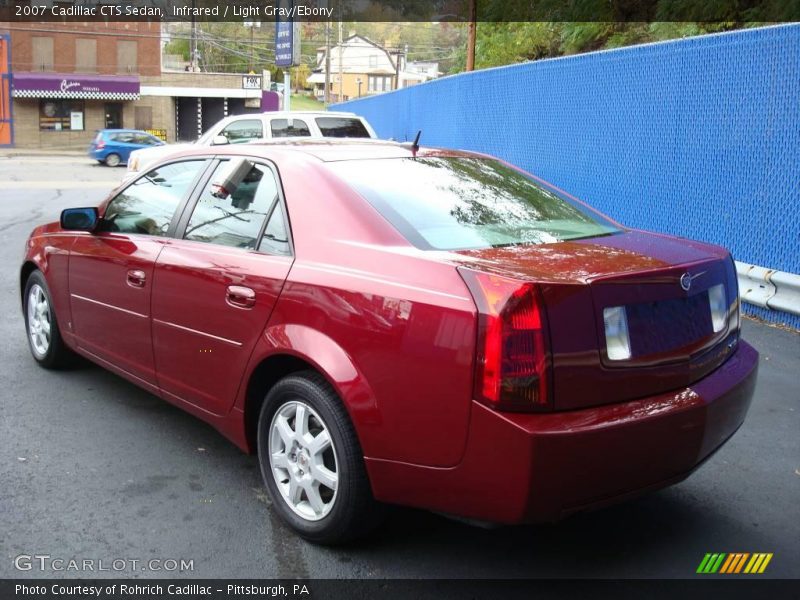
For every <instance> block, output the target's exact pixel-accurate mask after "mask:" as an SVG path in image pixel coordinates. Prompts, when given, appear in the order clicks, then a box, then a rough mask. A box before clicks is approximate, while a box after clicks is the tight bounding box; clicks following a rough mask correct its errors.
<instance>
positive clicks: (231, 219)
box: [184, 161, 278, 250]
mask: <svg viewBox="0 0 800 600" xmlns="http://www.w3.org/2000/svg"><path fill="white" fill-rule="evenodd" d="M228 166H229V165H228V162H227V161H225V162H221V163H220V164H219V165H218V166H217V168H216V169H215V170H214V174H213V175H212V176H211V179H209V180H208V184H207V185H206V189H204V190H203V193H202V195H201V196H200V198H199V199H198V200H197V204H196V205H195V207H194V211H192V216H191V218H190V219H189V223H188V225H186V232H185V234H184V238H186V239H187V240H195V241H198V242H208V243H212V244H221V245H223V246H232V247H234V248H249V249H251V250H252V249H255V247H256V240H257V239H258V234H259V232H260V231H261V226H262V225H263V224H264V219H265V218H266V216H267V213H268V212H269V209H270V208H271V207H272V204H273V202H275V199H276V198H277V197H278V184H277V182H276V181H275V176H274V175H273V174H272V171H271V170H270V169H268V168H267V167H265V166H263V165H254V166H253V168H252V169H251V170H250V172H249V173H248V174H247V176H246V177H245V178H244V180H243V181H242V183H240V184H239V187H238V188H236V191H235V192H234V193H233V194H231V195H230V196H227V197H225V198H217V197H216V196H214V195H213V194H212V191H213V190H212V188H213V187H214V186H213V184H214V183H215V182H217V181H219V180H221V179H223V178H224V176H225V173H226V171H227V169H228Z"/></svg>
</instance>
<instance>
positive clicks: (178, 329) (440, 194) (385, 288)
mask: <svg viewBox="0 0 800 600" xmlns="http://www.w3.org/2000/svg"><path fill="white" fill-rule="evenodd" d="M26 250H27V252H26V256H25V260H24V263H23V265H22V269H21V273H20V277H21V281H20V283H21V288H22V303H23V310H24V315H25V324H26V328H27V334H28V340H29V342H30V348H31V351H32V353H33V357H34V359H35V360H36V361H37V362H38V363H39V364H41V365H42V366H44V367H48V368H51V367H60V366H62V365H65V364H67V363H68V362H69V361H70V359H71V358H73V357H74V356H75V355H76V354H77V355H82V356H83V357H86V358H88V359H90V360H91V361H94V362H96V363H98V364H100V365H102V366H103V367H105V368H107V369H110V370H111V371H114V372H115V373H117V374H119V375H121V376H122V377H125V378H127V379H129V380H130V381H132V382H134V383H135V384H137V385H139V386H141V387H143V388H145V389H147V390H149V391H151V392H152V393H154V394H156V395H158V396H161V397H162V398H163V399H165V400H166V401H168V402H172V403H174V404H176V405H178V406H180V407H182V408H184V409H185V410H187V411H189V412H190V413H192V414H194V415H196V416H198V417H200V418H201V419H204V420H206V421H208V422H209V423H211V424H212V425H213V426H214V427H216V428H217V429H219V431H221V432H222V433H223V434H224V435H225V436H227V437H228V438H230V439H231V440H232V441H233V442H234V443H235V444H236V445H237V446H239V447H240V448H242V450H244V451H248V452H250V451H252V452H255V453H257V455H258V458H259V460H260V464H261V470H262V473H263V477H264V482H265V483H266V486H267V488H268V490H269V493H270V495H271V497H272V500H273V507H274V509H275V510H277V511H278V513H279V514H280V515H281V517H282V518H283V519H284V520H285V521H286V522H287V523H288V524H289V525H291V527H293V528H294V529H295V530H296V531H297V532H298V533H299V534H300V535H302V536H304V537H306V538H308V539H310V540H314V541H317V542H322V543H334V542H340V541H344V540H348V539H352V538H354V537H356V536H358V535H361V534H364V533H365V532H366V531H367V530H369V529H370V528H371V527H372V526H374V524H375V523H376V521H377V520H378V517H379V515H380V513H381V507H382V506H383V505H384V503H393V504H404V505H410V506H417V507H423V508H426V509H431V510H436V511H440V512H444V513H448V514H451V515H457V516H461V517H467V518H471V519H476V520H482V521H491V522H498V523H521V522H532V521H542V520H556V519H559V518H561V517H563V516H565V515H567V514H569V513H572V512H575V511H578V510H582V509H586V508H589V507H596V506H599V505H603V504H607V503H610V502H615V501H618V500H621V499H623V498H625V497H628V496H631V495H634V494H638V493H641V492H644V491H647V490H652V489H656V488H660V487H664V486H667V485H670V484H672V483H675V482H677V481H680V480H682V479H684V478H685V477H687V475H689V474H690V473H691V472H692V470H693V469H695V468H696V467H697V466H698V465H700V464H701V463H702V462H703V461H704V460H705V459H707V458H708V457H709V456H710V455H711V454H712V453H713V452H714V451H715V450H717V449H718V448H719V447H720V446H721V445H722V444H724V443H725V441H726V440H727V439H728V438H729V437H731V435H732V434H733V433H734V432H735V431H736V430H737V428H738V427H739V426H740V425H741V424H742V422H743V420H744V418H745V413H746V412H747V409H748V407H749V404H750V400H751V398H752V395H753V388H754V386H755V382H756V371H757V364H758V355H757V353H756V351H755V350H754V349H753V348H752V347H751V346H749V345H748V344H747V343H746V342H744V341H743V340H741V339H740V336H739V331H740V323H739V300H738V289H737V282H736V274H735V270H734V264H733V261H732V259H731V257H730V255H729V254H728V252H727V251H725V250H724V249H722V248H719V247H716V246H710V245H707V244H701V243H696V242H691V241H687V240H684V239H676V238H673V237H668V236H664V235H658V234H652V233H644V232H642V231H635V230H630V229H626V228H624V227H622V226H620V225H618V224H616V223H614V222H612V221H610V220H609V219H607V218H605V217H603V216H602V215H600V214H599V213H597V212H595V211H594V210H592V209H591V208H589V207H588V206H586V205H584V204H582V203H581V202H579V201H577V200H576V199H575V198H572V197H571V196H569V195H568V194H566V193H564V192H562V191H560V190H558V189H556V188H555V187H553V186H551V185H549V184H547V183H545V182H544V181H541V180H539V179H537V178H535V177H533V176H531V175H528V174H526V173H524V172H522V171H520V170H518V169H516V168H514V167H512V166H511V165H509V164H506V163H504V162H502V161H500V160H497V159H494V158H491V157H488V156H482V155H477V154H471V153H466V152H455V151H441V150H432V149H422V148H417V147H416V146H413V145H405V144H396V143H391V142H376V141H372V142H369V141H360V142H355V141H342V142H340V143H336V142H305V143H302V142H293V143H284V144H270V145H247V146H237V147H214V148H202V149H197V150H190V151H185V152H182V153H180V154H176V155H173V156H171V157H170V158H169V159H168V160H166V161H164V162H162V163H160V164H159V165H158V166H156V167H155V168H153V169H152V170H151V171H150V172H148V173H146V174H143V175H142V176H141V177H139V178H138V179H136V180H133V181H132V182H129V183H126V184H125V185H124V186H123V187H121V188H119V189H117V190H115V191H114V192H113V193H112V194H111V196H110V197H109V198H108V199H107V200H106V201H105V202H103V203H102V204H101V205H100V207H99V208H97V209H95V208H78V209H68V210H65V211H64V212H63V213H62V215H61V220H60V223H51V224H48V225H43V226H41V227H38V228H37V229H36V230H34V232H33V233H32V234H31V236H30V239H29V240H28V243H27V249H26Z"/></svg>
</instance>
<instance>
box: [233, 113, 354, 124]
mask: <svg viewBox="0 0 800 600" xmlns="http://www.w3.org/2000/svg"><path fill="white" fill-rule="evenodd" d="M257 116H264V117H270V118H273V117H277V118H279V119H288V118H290V117H348V118H351V119H361V117H360V116H359V115H357V114H355V113H352V112H336V111H331V110H267V111H264V112H260V113H257V112H254V113H243V114H240V115H228V116H227V117H225V118H224V119H222V121H224V122H226V123H227V122H230V121H235V120H236V119H252V118H253V117H257ZM222 121H220V122H222Z"/></svg>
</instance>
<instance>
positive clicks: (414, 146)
mask: <svg viewBox="0 0 800 600" xmlns="http://www.w3.org/2000/svg"><path fill="white" fill-rule="evenodd" d="M420 137H422V129H420V130H419V131H418V132H417V137H415V138H414V143H413V144H411V150H413V151H414V153H416V152H417V150H419V138H420Z"/></svg>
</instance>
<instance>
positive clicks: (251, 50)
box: [247, 23, 256, 73]
mask: <svg viewBox="0 0 800 600" xmlns="http://www.w3.org/2000/svg"><path fill="white" fill-rule="evenodd" d="M255 25H256V24H255V23H251V24H250V68H249V69H247V70H248V72H250V73H252V72H253V66H254V65H255V57H254V52H253V33H254V32H255V29H256V27H255Z"/></svg>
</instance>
